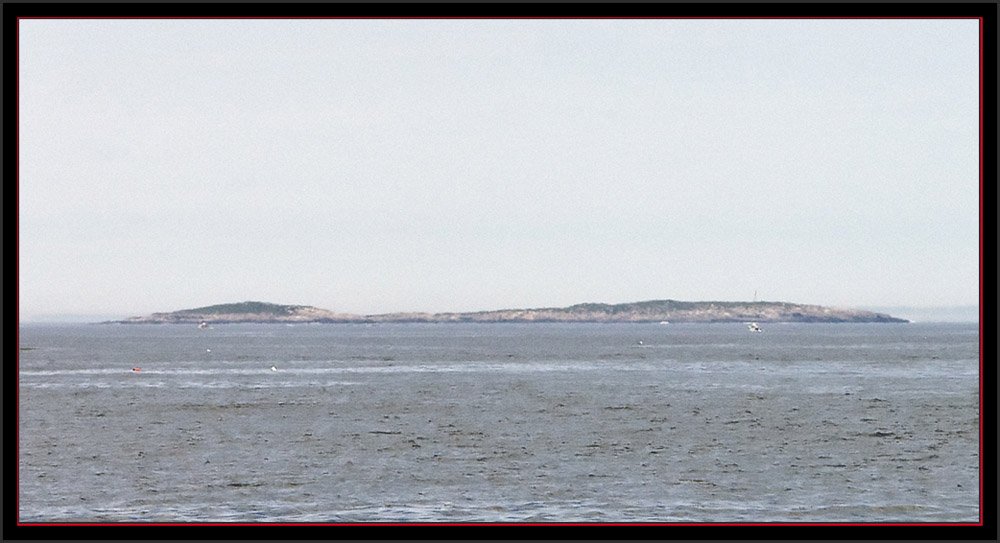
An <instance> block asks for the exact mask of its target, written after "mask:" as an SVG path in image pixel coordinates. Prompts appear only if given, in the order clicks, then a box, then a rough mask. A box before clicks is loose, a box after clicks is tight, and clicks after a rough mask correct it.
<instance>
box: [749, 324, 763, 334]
mask: <svg viewBox="0 0 1000 543" xmlns="http://www.w3.org/2000/svg"><path fill="white" fill-rule="evenodd" d="M747 329H748V330H750V331H751V332H763V330H761V329H760V326H757V323H756V322H751V323H750V324H748V325H747Z"/></svg>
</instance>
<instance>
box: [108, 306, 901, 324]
mask: <svg viewBox="0 0 1000 543" xmlns="http://www.w3.org/2000/svg"><path fill="white" fill-rule="evenodd" d="M748 321H753V322H760V323H775V322H829V323H835V322H843V323H846V322H853V323H905V322H909V321H908V320H906V319H900V318H896V317H892V316H890V315H887V314H884V313H875V312H872V311H864V310H860V309H849V308H835V307H826V306H819V305H806V304H794V303H788V302H682V301H677V300H650V301H645V302H632V303H622V304H603V303H583V304H577V305H572V306H569V307H563V308H532V309H500V310H492V311H478V312H468V313H384V314H378V315H357V314H349V313H335V312H333V311H329V310H326V309H320V308H317V307H313V306H308V305H284V304H273V303H266V302H240V303H229V304H219V305H211V306H206V307H199V308H195V309H182V310H180V311H174V312H170V313H153V314H151V315H148V316H145V317H131V318H128V319H125V320H120V321H111V322H113V323H118V324H169V323H176V324H200V323H206V324H223V323H248V322H255V323H390V322H426V323H442V322H634V323H657V322H663V323H694V322H700V323H713V322H748Z"/></svg>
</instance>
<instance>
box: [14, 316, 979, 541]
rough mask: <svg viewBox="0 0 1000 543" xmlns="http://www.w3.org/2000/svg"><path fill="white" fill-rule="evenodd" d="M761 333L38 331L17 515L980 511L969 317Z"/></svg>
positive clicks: (489, 328)
mask: <svg viewBox="0 0 1000 543" xmlns="http://www.w3.org/2000/svg"><path fill="white" fill-rule="evenodd" d="M764 328H765V331H764V332H763V333H759V334H758V333H750V332H748V331H747V329H746V327H745V326H744V325H740V324H669V325H658V324H381V325H295V326H287V325H274V324H270V325H263V324H230V325H216V326H213V327H212V328H209V329H204V330H202V329H198V328H197V327H195V326H186V325H81V324H73V325H22V326H21V327H20V328H19V338H18V340H19V341H18V343H19V351H18V380H19V386H18V474H17V475H18V480H17V482H18V511H19V521H20V522H23V523H34V522H45V523H49V522H114V523H120V522H129V523H131V522H264V523H272V522H273V523H279V522H280V523H287V522H331V523H355V522H394V523H395V522H448V523H452V522H518V523H521V522H531V523H535V522H538V523H542V522H665V523H672V522H787V523H814V522H844V523H865V522H934V523H938V522H955V523H974V522H978V521H979V519H980V457H979V451H980V444H979V441H980V427H979V425H980V415H979V409H980V399H979V390H980V387H979V326H978V324H956V323H946V324H771V325H767V326H765V327H764ZM272 366H273V369H272ZM134 370H139V371H134Z"/></svg>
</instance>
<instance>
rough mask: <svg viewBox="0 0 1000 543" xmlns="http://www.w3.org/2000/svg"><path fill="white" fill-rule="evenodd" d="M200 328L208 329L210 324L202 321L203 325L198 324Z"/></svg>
mask: <svg viewBox="0 0 1000 543" xmlns="http://www.w3.org/2000/svg"><path fill="white" fill-rule="evenodd" d="M198 328H208V323H207V322H205V321H201V323H199V324H198Z"/></svg>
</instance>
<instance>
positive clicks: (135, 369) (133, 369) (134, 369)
mask: <svg viewBox="0 0 1000 543" xmlns="http://www.w3.org/2000/svg"><path fill="white" fill-rule="evenodd" d="M132 371H142V370H140V369H139V368H132Z"/></svg>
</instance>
